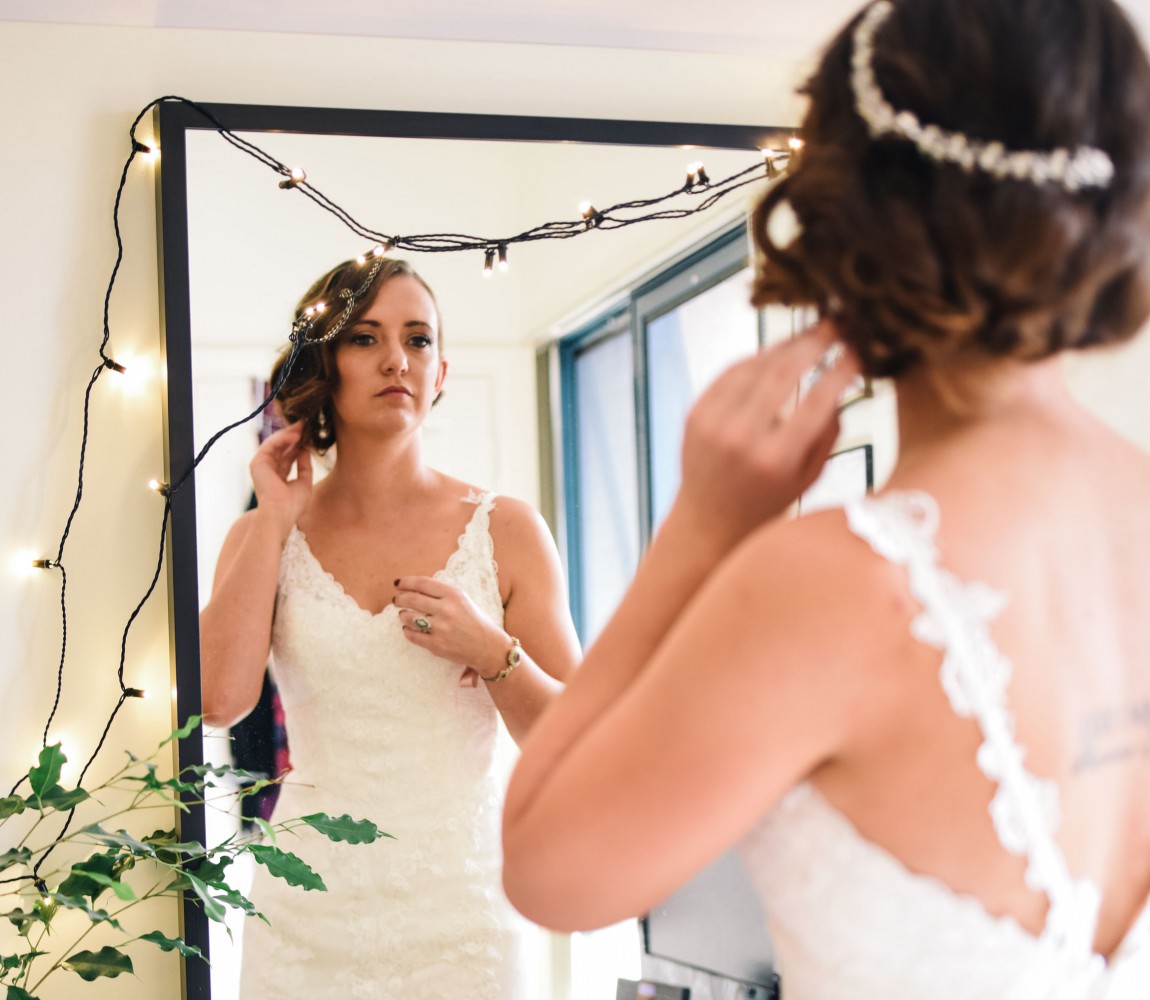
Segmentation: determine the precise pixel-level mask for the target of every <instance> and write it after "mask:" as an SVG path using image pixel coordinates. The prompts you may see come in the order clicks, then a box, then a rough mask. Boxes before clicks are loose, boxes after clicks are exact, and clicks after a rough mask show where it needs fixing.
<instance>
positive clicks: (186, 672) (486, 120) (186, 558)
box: [155, 101, 791, 1000]
mask: <svg viewBox="0 0 1150 1000" xmlns="http://www.w3.org/2000/svg"><path fill="white" fill-rule="evenodd" d="M200 107H202V108H203V109H204V110H206V111H207V112H208V113H209V114H211V115H212V116H213V117H214V118H215V119H216V120H217V121H218V122H220V123H221V124H222V125H223V126H224V127H226V128H227V129H229V130H231V131H236V132H288V133H307V134H318V135H349V136H379V137H390V138H412V139H477V140H494V141H500V140H502V141H523V142H579V143H602V144H610V145H621V146H698V147H704V148H707V147H710V148H725V149H747V150H757V149H760V148H764V147H768V146H769V147H774V148H781V147H783V146H785V144H786V140H787V138H788V137H789V136H790V134H791V130H790V129H788V128H780V127H770V126H767V127H758V126H751V125H720V124H706V123H683V122H650V121H626V120H621V119H592V118H546V117H521V116H513V115H474V114H445V113H437V112H418V111H374V110H355V109H341V108H310V107H279V106H273V105H250V104H204V105H200ZM214 128H215V126H213V125H212V123H211V122H210V121H209V120H208V119H207V118H206V117H205V116H204V115H202V114H201V113H199V112H198V111H197V110H196V109H195V108H193V107H191V106H190V105H189V104H187V103H183V102H177V101H163V102H161V103H160V104H158V105H157V107H156V110H155V131H156V135H157V136H158V137H159V145H160V149H161V151H162V155H161V159H160V160H159V169H158V170H157V173H156V208H157V214H158V226H157V238H158V240H159V254H160V313H161V316H160V322H161V326H162V335H161V345H162V354H163V358H162V360H163V365H164V369H165V370H166V372H167V383H166V387H165V390H166V391H165V395H164V399H163V415H164V424H165V428H166V436H165V467H166V473H165V474H166V477H167V481H168V482H172V481H173V480H174V479H175V478H177V477H179V476H181V475H183V473H184V472H185V471H186V470H187V469H188V468H190V466H191V464H192V462H193V460H194V458H195V453H196V452H195V442H194V440H193V427H192V377H191V317H190V294H189V292H190V275H189V263H188V199H187V160H186V154H187V146H186V134H187V132H188V131H189V130H193V129H196V130H205V129H206V130H214ZM171 518H172V522H171V527H170V535H169V543H168V552H167V556H168V593H169V621H170V623H171V626H170V637H171V638H170V650H171V655H172V662H173V665H174V666H173V682H174V684H175V691H176V699H175V701H176V704H175V709H174V713H175V716H176V724H177V725H183V724H184V723H185V722H186V721H187V719H188V718H189V717H190V716H193V715H199V714H200V669H199V664H200V644H199V581H198V578H197V577H198V574H197V569H196V504H195V478H194V476H193V477H192V478H191V479H190V480H189V482H188V484H187V485H186V486H185V487H184V488H183V489H181V490H179V491H178V492H177V493H175V494H174V495H173V496H172V498H171ZM177 568H178V572H177ZM178 754H179V757H178V760H179V767H180V768H185V767H188V766H189V765H193V764H201V763H203V744H202V733H201V731H200V730H199V729H196V730H195V731H194V732H192V734H191V735H190V736H188V737H187V738H186V739H183V740H181V741H180V744H179V749H178ZM181 825H182V837H183V839H185V840H187V839H192V838H195V839H200V840H202V838H203V837H204V832H205V817H204V813H203V810H202V808H196V807H193V808H192V809H191V811H190V812H189V813H187V814H185V815H184V816H183V817H182V820H181ZM182 924H183V926H182V928H181V929H182V931H183V937H184V939H185V941H186V942H187V943H188V944H189V945H194V946H195V947H197V948H199V949H200V950H201V951H202V952H203V953H204V955H205V956H208V955H209V950H208V918H207V917H206V916H205V915H204V913H203V911H202V910H201V909H200V907H199V906H198V904H197V902H196V899H195V897H194V895H192V894H188V895H187V896H185V899H184V907H183V914H182ZM183 970H184V983H183V995H184V997H185V998H186V1000H193V998H195V1000H209V998H210V997H211V976H210V968H209V966H208V964H207V963H206V962H198V961H197V962H188V961H187V960H185V961H184V964H183Z"/></svg>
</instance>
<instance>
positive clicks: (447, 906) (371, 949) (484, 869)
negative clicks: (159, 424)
mask: <svg viewBox="0 0 1150 1000" xmlns="http://www.w3.org/2000/svg"><path fill="white" fill-rule="evenodd" d="M466 502H469V503H472V504H474V505H475V510H474V512H473V514H472V516H471V518H470V520H469V522H468V524H467V527H466V529H465V531H464V533H463V534H462V535H461V536H460V538H459V542H458V547H457V548H456V550H455V552H454V553H453V554H452V555H451V557H450V559H449V560H448V562H447V565H446V566H445V567H444V568H443V569H442V570H440V571H439V572H438V573H436V574H435V575H436V577H438V578H439V579H442V580H446V581H448V582H450V583H452V584H454V585H456V586H457V587H459V588H461V589H462V590H463V591H465V592H466V593H467V594H468V595H469V596H470V597H471V599H472V600H473V601H474V602H475V603H476V605H477V606H478V607H479V608H480V609H481V610H482V611H483V612H484V613H486V614H487V615H488V616H489V617H491V618H492V619H493V620H494V621H495V622H497V623H502V621H503V607H502V602H501V600H500V595H499V587H498V579H497V575H496V573H497V570H496V566H495V562H494V549H493V545H492V541H491V535H490V532H489V530H488V515H489V512H490V511H491V509H492V507H493V505H494V495H493V494H482V495H472V496H470V497H467V498H466ZM272 656H273V668H272V669H273V672H274V675H275V679H276V683H277V684H278V685H279V690H280V694H281V697H282V700H283V705H284V712H285V717H286V722H287V731H288V741H289V744H290V746H291V760H292V765H293V769H292V771H291V773H289V774H288V775H287V777H286V779H285V781H284V784H283V788H282V791H281V794H280V797H279V801H278V803H277V805H276V819H277V820H279V819H291V818H293V817H298V816H303V815H307V814H310V813H315V812H327V813H330V814H332V815H336V816H339V815H342V814H345V813H347V814H350V815H351V816H352V817H355V818H366V819H370V820H372V821H374V822H375V823H376V825H377V826H379V827H380V829H382V830H384V831H386V832H387V833H389V834H391V835H392V836H393V837H394V838H395V839H394V840H388V839H382V840H379V841H376V842H375V843H373V844H346V843H332V842H329V841H328V840H327V839H325V838H324V837H322V836H321V835H318V834H315V831H311V830H305V831H304V833H305V834H308V835H305V836H302V837H301V838H300V839H299V840H298V841H297V840H295V839H294V838H292V837H290V836H288V837H284V836H283V835H281V836H280V838H279V841H278V845H277V846H280V847H282V848H284V849H286V850H289V851H291V852H293V853H295V854H297V855H298V856H300V857H301V858H302V859H303V860H304V861H305V862H306V863H307V864H309V865H310V866H311V867H312V868H314V869H315V870H316V871H317V872H318V873H319V874H320V876H321V877H322V878H323V880H324V882H325V883H326V885H327V887H328V891H327V892H305V891H303V890H302V889H300V888H298V887H293V886H289V885H287V884H286V883H285V882H283V881H282V880H281V879H278V878H274V877H272V876H271V875H269V874H268V873H267V872H266V871H265V870H264V869H263V868H262V867H259V868H257V871H256V880H255V884H254V886H253V889H252V901H253V902H254V903H255V905H256V907H257V909H259V910H260V911H261V912H262V913H263V914H265V915H266V917H267V919H268V921H269V922H270V926H269V925H266V924H264V923H263V922H262V921H260V920H259V919H258V918H254V919H249V920H248V921H247V922H246V925H245V931H244V950H243V973H242V975H243V980H242V986H241V991H240V996H241V998H242V1000H294V998H296V997H298V998H300V1000H303V998H307V1000H337V998H338V1000H368V998H370V1000H432V998H434V1000H516V998H521V997H526V996H528V991H527V990H525V988H524V986H523V984H522V982H521V979H522V975H523V962H522V961H521V954H520V947H521V944H522V940H523V932H524V928H525V925H524V924H523V923H522V922H521V918H519V917H518V916H517V915H516V914H515V913H514V911H513V910H512V909H511V907H510V905H509V904H508V903H507V902H506V900H505V898H504V897H503V893H502V889H501V887H500V864H501V852H500V833H499V824H500V810H501V793H500V785H499V782H498V780H497V777H496V775H495V774H493V771H492V757H493V752H494V748H495V740H496V732H497V722H498V719H497V713H496V709H495V707H494V704H493V703H492V701H491V697H490V695H489V694H488V692H487V690H486V685H483V684H480V685H479V686H478V687H460V684H459V679H460V676H461V674H462V672H463V668H462V667H460V666H458V665H456V664H453V663H449V662H448V661H446V660H442V659H439V658H437V657H435V656H433V655H432V654H430V653H429V652H427V651H426V650H423V649H420V648H419V647H418V646H415V645H413V644H412V643H410V642H408V641H407V639H405V638H404V637H403V634H402V631H401V626H400V622H399V619H398V615H397V612H396V609H395V607H394V606H389V607H387V608H385V609H384V610H383V611H381V612H380V613H379V614H375V615H373V614H371V613H370V612H368V611H366V610H364V609H363V608H361V607H359V606H358V605H357V604H356V603H355V601H354V600H352V598H351V597H350V596H349V595H348V594H347V593H345V592H344V590H343V588H342V587H341V586H340V584H339V583H338V582H337V581H336V580H335V579H334V578H333V577H332V576H331V574H329V573H327V572H325V571H324V569H323V567H322V566H321V565H320V564H319V563H318V562H317V560H316V558H315V556H314V555H313V554H312V552H311V550H310V548H309V547H308V543H307V539H306V538H305V537H304V535H303V533H302V532H300V531H299V530H298V529H293V531H292V533H291V535H290V536H289V538H288V539H287V542H286V543H285V545H284V550H283V557H282V562H281V567H280V576H279V587H278V591H277V597H276V613H275V623H274V626H273V632H272Z"/></svg>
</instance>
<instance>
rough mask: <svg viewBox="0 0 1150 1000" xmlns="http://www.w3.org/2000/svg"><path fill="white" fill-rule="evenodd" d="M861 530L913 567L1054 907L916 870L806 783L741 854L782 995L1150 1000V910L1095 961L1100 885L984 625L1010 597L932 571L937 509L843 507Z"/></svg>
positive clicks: (1015, 826)
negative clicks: (1064, 831)
mask: <svg viewBox="0 0 1150 1000" xmlns="http://www.w3.org/2000/svg"><path fill="white" fill-rule="evenodd" d="M846 516H847V523H848V525H849V527H850V529H851V531H852V532H854V533H855V534H856V535H858V536H859V537H860V538H862V539H863V540H864V541H866V542H867V543H868V544H869V545H870V546H871V548H873V549H874V551H875V552H876V553H877V554H878V555H880V556H882V557H883V558H885V559H887V560H889V561H890V562H892V563H895V564H896V565H899V566H903V567H905V568H906V572H907V581H908V586H909V589H910V592H911V594H912V596H913V597H914V598H915V600H916V601H917V602H918V604H919V605H920V607H921V609H922V610H921V612H920V614H919V615H918V616H917V617H916V618H915V620H914V622H913V624H912V630H913V634H914V635H915V637H916V638H917V639H919V640H920V641H922V642H924V643H928V644H929V645H932V646H935V647H936V648H938V649H940V650H941V651H942V652H943V661H942V668H941V683H942V686H943V688H944V690H945V691H946V694H947V696H948V698H949V700H950V704H951V707H952V708H953V709H954V711H955V712H956V713H958V714H959V715H962V716H967V717H972V718H974V719H975V720H976V721H977V722H978V724H979V727H980V729H981V731H982V735H983V743H982V746H981V747H980V749H979V751H978V758H977V763H978V766H979V768H980V769H981V770H982V771H983V773H985V774H986V775H987V776H988V777H989V778H991V779H992V780H993V781H994V782H995V783H996V793H995V795H994V798H993V801H992V804H991V808H990V812H991V817H992V820H993V823H994V828H995V831H996V833H997V835H998V838H999V840H1000V841H1001V843H1002V845H1003V847H1004V848H1005V849H1006V850H1008V851H1010V852H1011V853H1014V854H1017V855H1020V856H1022V857H1025V858H1026V861H1027V867H1026V881H1027V884H1028V886H1030V887H1031V888H1033V889H1035V890H1038V891H1041V892H1043V893H1045V894H1046V896H1047V898H1048V899H1049V903H1050V905H1049V909H1048V912H1047V919H1046V925H1045V927H1044V928H1043V930H1042V932H1041V934H1039V935H1037V936H1035V935H1032V934H1030V933H1028V932H1027V931H1026V930H1024V929H1023V928H1022V927H1021V926H1020V925H1019V924H1018V923H1017V922H1016V921H1014V920H1013V919H1010V918H999V917H994V916H992V915H991V914H989V913H988V912H987V911H986V910H985V908H984V907H983V906H982V904H981V903H980V902H979V901H978V900H977V899H975V898H973V897H970V896H965V895H962V894H959V893H956V892H954V891H953V890H951V889H950V888H949V887H948V886H947V885H946V884H945V883H943V882H941V881H940V880H938V879H935V878H931V877H928V876H923V875H918V874H915V873H912V872H910V871H909V870H907V869H906V868H905V866H903V865H902V864H901V863H900V862H899V861H898V860H897V859H896V858H895V857H893V856H892V855H891V854H889V853H888V852H887V851H885V850H883V849H882V848H881V847H879V846H878V845H876V844H874V843H872V842H870V841H868V840H867V839H865V838H864V837H863V836H862V835H861V834H859V833H858V831H857V830H856V829H855V828H854V827H853V826H852V825H851V823H850V822H849V821H848V820H847V819H846V818H845V817H844V816H842V815H841V814H840V813H839V812H838V811H837V810H836V809H834V807H833V806H831V805H830V803H828V802H827V801H826V800H825V799H824V798H823V797H822V796H821V795H820V794H819V792H818V791H817V789H816V788H815V787H814V786H813V785H811V784H810V783H803V784H801V785H799V786H798V787H797V788H795V789H793V790H792V791H791V792H790V793H788V794H787V795H786V796H785V797H784V799H783V800H782V801H781V802H780V803H779V805H778V806H776V807H775V809H773V810H772V811H771V813H770V814H769V815H768V816H767V817H766V818H765V819H764V820H763V821H762V822H761V823H760V824H759V825H758V826H756V828H755V829H754V830H752V832H751V834H750V835H749V836H748V837H747V838H746V840H745V842H744V844H743V846H742V850H743V855H744V860H745V862H746V864H747V867H748V869H749V871H750V872H751V875H752V878H753V879H754V880H755V883H756V887H757V889H758V890H759V892H760V894H761V896H762V898H763V902H764V906H765V908H766V910H767V914H768V927H769V931H770V934H771V937H772V940H773V942H774V944H775V947H776V951H777V953H778V955H779V966H780V972H781V976H782V982H783V996H784V1000H816V998H817V1000H848V998H849V1000H857V998H859V997H869V996H881V997H883V998H884V1000H903V998H905V1000H912V998H913V1000H921V998H925V997H929V998H931V1000H950V998H955V1000H958V998H983V997H994V998H996V1000H997V998H1011V1000H1023V998H1026V1000H1145V998H1147V997H1150V907H1147V908H1146V909H1145V910H1144V911H1143V913H1142V915H1141V917H1140V918H1139V919H1138V921H1137V922H1136V924H1135V926H1134V927H1133V928H1132V929H1131V931H1130V932H1129V934H1128V935H1127V938H1126V940H1125V942H1124V943H1123V945H1122V947H1121V948H1120V949H1119V951H1118V952H1117V953H1116V954H1115V955H1114V956H1113V957H1112V959H1111V962H1110V963H1109V965H1108V964H1107V963H1106V962H1105V961H1104V960H1103V958H1102V957H1101V956H1099V955H1096V954H1094V953H1093V950H1092V941H1093V938H1094V931H1095V925H1096V921H1097V917H1098V907H1099V895H1098V891H1097V888H1096V887H1095V886H1094V885H1093V884H1092V883H1090V882H1089V881H1087V880H1084V879H1075V878H1074V877H1073V876H1072V875H1071V873H1070V872H1069V870H1068V868H1067V865H1066V860H1065V858H1064V856H1063V854H1062V851H1061V849H1060V848H1059V846H1058V842H1057V840H1056V833H1057V829H1058V824H1059V804H1058V788H1057V786H1056V785H1055V784H1054V783H1053V782H1051V781H1048V780H1044V779H1041V778H1039V777H1037V776H1035V775H1034V774H1032V773H1031V772H1030V771H1029V770H1028V769H1027V767H1026V763H1025V757H1026V754H1025V749H1024V748H1023V747H1022V746H1021V745H1020V744H1019V743H1018V741H1017V740H1016V739H1015V732H1014V718H1013V715H1012V713H1011V710H1010V706H1009V704H1008V702H1007V696H1006V693H1007V685H1008V684H1009V681H1010V675H1011V663H1010V661H1009V660H1008V659H1007V658H1006V657H1005V656H1004V655H1003V654H1002V653H1001V652H1000V651H999V650H998V648H997V647H996V646H995V644H994V641H993V639H992V638H991V635H990V630H989V625H990V622H991V621H992V620H993V619H994V617H995V616H996V615H997V614H998V613H999V612H1000V611H1001V609H1002V607H1003V606H1004V604H1005V597H1004V595H1002V594H999V593H997V592H996V591H994V590H992V589H991V588H989V587H987V586H985V585H983V584H979V583H964V582H962V581H960V580H958V579H957V578H956V577H954V576H953V575H952V574H950V573H949V572H947V571H946V570H945V569H944V568H943V567H942V566H940V565H939V558H938V551H937V548H936V545H935V535H936V532H937V528H938V508H937V505H936V504H935V502H934V500H933V498H931V497H930V496H928V495H926V494H924V493H917V492H915V493H890V494H887V495H885V496H883V497H881V498H877V499H875V498H867V499H864V500H860V501H856V502H854V503H853V504H851V505H849V506H848V507H847V508H846Z"/></svg>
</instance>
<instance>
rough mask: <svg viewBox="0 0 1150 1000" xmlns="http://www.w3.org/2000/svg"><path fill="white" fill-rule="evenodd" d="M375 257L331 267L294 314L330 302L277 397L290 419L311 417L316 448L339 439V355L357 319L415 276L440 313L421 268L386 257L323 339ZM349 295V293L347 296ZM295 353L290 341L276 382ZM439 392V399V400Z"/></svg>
mask: <svg viewBox="0 0 1150 1000" xmlns="http://www.w3.org/2000/svg"><path fill="white" fill-rule="evenodd" d="M374 263H375V262H374V261H372V262H371V263H369V264H367V265H364V264H360V263H359V261H357V260H345V261H344V262H343V263H342V264H337V265H336V266H335V267H333V268H332V269H331V270H330V271H328V272H327V273H326V274H324V275H323V276H322V277H320V278H319V279H318V280H317V281H316V282H315V283H314V284H313V285H312V286H311V288H309V289H308V290H307V291H306V292H305V293H304V296H303V298H301V299H300V300H299V304H298V305H297V306H296V309H295V316H294V317H293V318H294V320H295V321H296V322H298V321H299V320H300V319H301V318H302V317H303V315H304V312H305V310H307V309H309V308H312V307H314V306H315V305H316V304H317V303H320V302H322V303H324V304H325V305H326V307H327V308H326V309H325V310H324V311H323V313H322V314H321V316H320V318H319V319H318V320H317V321H316V322H315V325H314V326H312V327H311V329H310V330H309V331H308V334H307V339H308V341H316V343H307V344H305V346H304V347H303V348H302V350H300V351H299V353H298V356H297V357H296V360H295V363H294V364H293V365H292V368H291V371H290V372H289V373H288V376H287V378H286V379H285V380H284V383H283V385H282V386H281V387H280V391H279V394H278V395H277V397H276V398H277V399H278V400H279V404H280V408H281V409H282V411H283V416H284V420H286V421H287V422H288V423H294V422H295V421H297V420H305V421H307V439H308V441H309V442H310V443H311V444H312V446H313V447H315V448H317V449H318V450H320V451H324V450H326V449H327V448H330V447H331V446H332V445H333V444H335V411H334V410H333V408H332V397H333V396H334V394H335V390H336V387H337V386H338V384H339V370H338V368H337V367H336V363H335V354H336V350H337V349H338V347H339V345H340V343H341V341H342V340H343V337H344V331H346V330H348V329H350V328H351V327H352V326H354V325H355V323H356V321H357V320H358V319H359V317H360V316H362V315H363V314H364V312H365V311H366V310H367V309H369V308H370V307H371V305H372V303H373V302H374V301H375V299H376V296H377V295H379V292H380V289H382V288H383V286H384V285H385V284H387V282H389V281H391V279H392V278H400V277H403V278H414V279H415V280H416V281H418V282H419V283H420V285H422V286H423V288H424V289H425V290H426V291H427V294H428V295H430V296H431V301H432V302H433V303H435V307H436V313H437V314H438V312H439V304H438V303H437V302H436V300H435V293H434V292H433V291H432V290H431V287H430V286H429V285H428V284H427V282H426V281H424V280H423V278H421V277H420V276H419V274H417V273H416V271H415V269H414V268H413V267H412V266H411V265H410V264H409V263H408V262H407V261H405V260H397V259H395V258H392V257H385V258H383V260H382V261H380V268H379V272H378V273H377V274H376V276H375V279H374V280H373V281H372V283H371V287H370V288H369V289H368V291H367V292H366V293H364V294H363V296H362V297H361V298H359V299H358V300H357V301H356V303H355V306H354V308H353V309H352V311H351V314H350V315H349V316H348V318H347V320H346V322H345V323H344V325H343V328H342V329H341V331H340V332H339V333H338V334H336V335H335V336H334V337H333V338H332V339H331V340H326V341H325V340H323V339H322V338H323V337H324V336H325V335H326V333H327V332H328V331H329V330H330V329H331V328H332V326H333V324H334V323H335V322H336V321H337V320H338V319H339V318H340V317H341V316H342V314H343V309H342V308H340V306H339V305H338V304H339V303H340V302H341V301H342V299H341V293H342V292H345V291H346V292H347V293H349V294H350V293H354V292H356V291H357V290H358V289H359V288H360V287H361V286H362V285H363V282H364V276H365V268H366V267H370V266H372V265H373V264H374ZM344 298H346V296H344ZM438 344H439V347H440V350H441V351H442V349H443V325H442V320H440V325H439V330H438ZM291 353H292V348H291V345H290V344H289V345H288V346H287V347H285V348H284V349H283V350H282V351H281V352H280V356H279V357H278V358H276V361H275V364H274V365H273V366H272V374H271V378H272V384H273V385H275V383H276V380H277V379H278V378H279V376H280V373H281V371H282V370H283V367H284V364H285V363H286V362H287V359H288V357H289V356H290V355H291ZM438 398H439V397H438V396H437V397H436V399H437V400H438Z"/></svg>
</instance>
